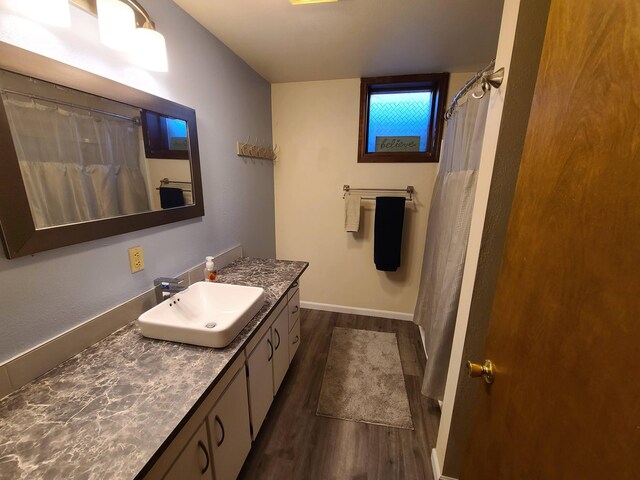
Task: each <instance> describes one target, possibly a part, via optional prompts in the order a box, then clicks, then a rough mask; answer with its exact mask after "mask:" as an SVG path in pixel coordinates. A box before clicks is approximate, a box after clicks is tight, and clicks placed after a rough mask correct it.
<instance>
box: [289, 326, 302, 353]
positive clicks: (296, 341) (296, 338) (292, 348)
mask: <svg viewBox="0 0 640 480" xmlns="http://www.w3.org/2000/svg"><path fill="white" fill-rule="evenodd" d="M299 346H300V320H298V321H297V322H296V323H295V325H294V326H293V328H292V329H291V331H290V332H289V362H291V361H292V360H293V357H294V356H295V354H296V352H297V351H298V347H299Z"/></svg>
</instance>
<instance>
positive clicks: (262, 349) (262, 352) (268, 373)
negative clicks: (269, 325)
mask: <svg viewBox="0 0 640 480" xmlns="http://www.w3.org/2000/svg"><path fill="white" fill-rule="evenodd" d="M272 364H273V343H271V329H269V330H267V332H266V333H265V334H264V336H263V337H262V339H261V340H260V342H258V345H256V348H254V349H253V351H252V352H251V354H250V355H249V357H248V358H247V366H248V367H249V411H250V412H251V425H252V427H253V439H254V440H255V439H256V437H257V436H258V432H259V431H260V427H261V426H262V422H263V421H264V417H266V416H267V412H268V411H269V407H270V406H271V402H272V401H273V367H272Z"/></svg>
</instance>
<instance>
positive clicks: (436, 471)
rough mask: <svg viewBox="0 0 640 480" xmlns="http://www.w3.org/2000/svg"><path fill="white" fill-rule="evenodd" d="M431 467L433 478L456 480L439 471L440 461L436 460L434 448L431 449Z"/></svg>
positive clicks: (434, 479)
mask: <svg viewBox="0 0 640 480" xmlns="http://www.w3.org/2000/svg"><path fill="white" fill-rule="evenodd" d="M431 469H432V471H433V480H456V479H455V478H451V477H447V476H446V475H442V473H440V472H441V470H440V462H439V461H438V453H437V452H436V449H435V448H432V449H431Z"/></svg>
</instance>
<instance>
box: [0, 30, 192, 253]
mask: <svg viewBox="0 0 640 480" xmlns="http://www.w3.org/2000/svg"><path fill="white" fill-rule="evenodd" d="M0 158H1V163H0V227H1V231H2V242H3V247H4V250H5V254H6V256H7V258H15V257H20V256H24V255H30V254H33V253H37V252H41V251H45V250H51V249H55V248H59V247H63V246H67V245H72V244H76V243H81V242H86V241H89V240H96V239H99V238H104V237H108V236H112V235H119V234H122V233H127V232H132V231H135V230H141V229H145V228H150V227H155V226H158V225H164V224H168V223H172V222H178V221H181V220H186V219H189V218H196V217H201V216H203V215H204V205H203V193H202V180H201V176H200V156H199V150H198V131H197V126H196V113H195V110H193V109H192V108H189V107H185V106H183V105H180V104H178V103H175V102H172V101H169V100H165V99H163V98H160V97H157V96H155V95H152V94H149V93H146V92H143V91H140V90H136V89H134V88H131V87H128V86H126V85H122V84H120V83H117V82H115V81H113V80H109V79H106V78H103V77H100V76H98V75H94V74H92V73H90V72H87V71H84V70H80V69H78V68H75V67H72V66H70V65H66V64H63V63H61V62H58V61H56V60H52V59H50V58H47V57H43V56H40V55H37V54H35V53H32V52H29V51H26V50H23V49H21V48H18V47H15V46H13V45H9V44H7V43H3V42H0Z"/></svg>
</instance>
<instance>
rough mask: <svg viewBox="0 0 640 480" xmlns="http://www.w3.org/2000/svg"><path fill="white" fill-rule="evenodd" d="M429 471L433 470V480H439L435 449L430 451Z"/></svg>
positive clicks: (438, 464)
mask: <svg viewBox="0 0 640 480" xmlns="http://www.w3.org/2000/svg"><path fill="white" fill-rule="evenodd" d="M431 469H432V470H433V480H440V462H439V461H438V452H436V449H435V448H432V449H431Z"/></svg>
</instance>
